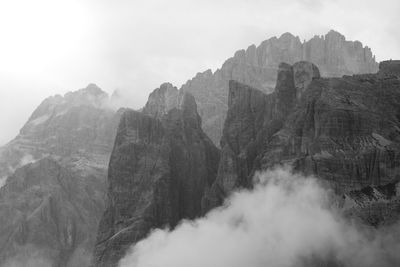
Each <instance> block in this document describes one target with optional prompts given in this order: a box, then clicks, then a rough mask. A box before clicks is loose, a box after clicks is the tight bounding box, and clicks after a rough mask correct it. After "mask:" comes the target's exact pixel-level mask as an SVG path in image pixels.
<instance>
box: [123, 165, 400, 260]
mask: <svg viewBox="0 0 400 267" xmlns="http://www.w3.org/2000/svg"><path fill="white" fill-rule="evenodd" d="M256 179H257V181H258V182H257V186H255V188H254V189H253V190H251V191H241V192H237V193H235V194H233V195H232V197H231V198H230V199H229V200H227V202H226V204H225V205H224V206H223V207H221V208H217V209H215V210H213V211H211V212H210V213H208V214H207V215H206V216H205V218H201V219H198V220H195V221H183V222H182V223H181V224H180V225H179V226H178V227H176V228H175V229H174V230H168V229H164V230H154V231H153V232H152V233H150V235H149V236H148V237H147V238H146V239H145V240H142V241H141V242H139V243H137V244H136V245H135V246H134V247H133V248H132V249H131V252H130V253H129V254H128V255H127V256H126V257H125V258H124V259H122V260H121V262H120V267H205V266H207V267H243V266H246V267H265V266H269V267H274V266H279V267H292V266H296V267H297V266H315V265H321V264H325V265H323V266H328V265H327V264H329V263H332V262H335V263H339V265H338V266H357V267H358V266H360V267H361V266H362V267H368V266H371V267H372V266H380V267H384V266H399V264H400V255H399V254H398V251H400V250H399V249H400V242H399V241H400V236H399V227H398V226H397V225H396V226H393V227H391V228H385V229H374V228H369V227H366V226H363V227H361V226H360V225H357V224H356V223H355V222H352V221H349V220H347V219H346V218H344V217H343V216H342V215H341V214H340V211H339V210H338V209H337V205H335V204H334V203H335V202H334V201H332V200H334V199H335V197H334V195H333V194H332V192H330V191H329V190H328V189H325V188H324V186H322V185H321V184H319V182H318V181H317V180H316V179H314V178H312V177H302V176H300V175H295V174H293V173H291V172H290V171H288V170H283V169H278V170H274V171H269V172H265V173H260V174H258V175H256ZM329 266H331V265H329Z"/></svg>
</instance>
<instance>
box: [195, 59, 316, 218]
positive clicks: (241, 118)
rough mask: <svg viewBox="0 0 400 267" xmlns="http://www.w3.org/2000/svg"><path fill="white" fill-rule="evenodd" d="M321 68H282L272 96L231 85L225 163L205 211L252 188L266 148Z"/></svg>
mask: <svg viewBox="0 0 400 267" xmlns="http://www.w3.org/2000/svg"><path fill="white" fill-rule="evenodd" d="M318 77H319V72H318V68H317V67H316V66H315V65H314V64H312V63H309V62H299V63H296V64H294V66H291V65H289V64H286V63H282V64H280V65H279V71H278V78H277V83H276V88H275V92H274V93H271V94H269V95H266V94H264V93H263V92H261V91H259V90H257V89H254V88H252V87H250V86H247V85H244V84H242V83H239V82H236V81H230V82H229V101H228V105H229V109H228V115H227V118H226V121H225V126H224V131H223V136H222V140H221V146H222V149H221V160H220V164H219V168H218V175H217V179H216V181H215V183H214V184H213V186H212V190H211V191H210V192H209V193H208V194H207V195H205V197H204V200H203V201H204V206H203V210H204V211H207V210H209V209H211V208H213V207H215V206H218V205H220V204H221V203H222V202H223V200H224V199H225V197H226V196H227V195H228V194H229V193H230V192H232V190H234V189H235V188H237V187H250V186H251V184H252V180H251V179H252V177H253V175H254V171H255V170H258V169H260V168H261V158H262V153H263V151H264V149H265V144H266V143H267V142H268V141H269V140H270V139H271V137H272V136H273V135H274V134H275V133H276V132H277V131H278V130H280V129H281V128H282V127H283V125H284V122H285V119H286V117H287V116H288V114H289V113H291V112H293V110H294V108H295V107H296V105H297V97H298V96H299V95H301V94H302V93H303V92H304V90H306V89H307V88H308V85H309V84H310V83H311V81H312V80H313V79H315V78H318Z"/></svg>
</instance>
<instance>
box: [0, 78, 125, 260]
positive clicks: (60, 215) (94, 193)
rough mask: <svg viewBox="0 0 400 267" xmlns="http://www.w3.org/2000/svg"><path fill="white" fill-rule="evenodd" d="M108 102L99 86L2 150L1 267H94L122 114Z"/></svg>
mask: <svg viewBox="0 0 400 267" xmlns="http://www.w3.org/2000/svg"><path fill="white" fill-rule="evenodd" d="M107 101H108V96H107V94H106V93H105V92H103V91H102V90H101V89H100V88H98V87H97V86H95V85H93V84H91V85H89V86H88V87H87V88H84V89H81V90H78V91H75V92H71V93H67V94H66V95H65V96H55V97H50V98H48V99H46V100H44V101H43V102H42V104H41V105H40V106H39V107H38V108H37V109H36V110H35V111H34V112H33V114H32V115H31V117H30V118H29V120H28V122H27V123H26V124H25V125H24V127H23V128H22V129H21V131H20V134H19V135H18V136H17V137H16V138H15V139H14V140H12V141H11V142H10V143H8V144H7V145H6V146H4V147H3V148H1V149H0V177H7V176H8V178H7V181H6V182H5V185H4V187H3V188H1V189H0V218H1V220H2V222H1V223H0V240H1V242H0V243H1V244H0V265H1V264H4V263H5V262H7V261H10V260H13V261H15V262H16V263H15V264H17V265H16V266H24V265H23V264H24V262H25V261H26V260H28V259H29V257H31V256H32V258H30V260H32V259H35V255H36V254H39V255H41V256H40V257H39V258H41V257H42V258H43V260H44V262H45V263H43V266H47V265H49V266H58V267H64V266H71V267H72V266H88V264H89V261H90V256H91V252H92V250H93V245H94V243H95V238H96V232H97V226H98V223H99V221H100V218H101V215H102V214H103V211H104V209H105V195H106V189H107V186H106V178H107V168H108V161H109V157H110V155H111V151H112V146H113V142H114V138H115V135H116V128H117V125H118V123H119V119H120V116H121V113H122V110H121V111H119V112H115V111H113V110H111V109H109V108H108V107H107ZM35 253H36V254H35ZM27 257H28V258H27ZM10 264H11V263H10ZM39 265H40V264H39Z"/></svg>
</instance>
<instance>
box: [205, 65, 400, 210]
mask: <svg viewBox="0 0 400 267" xmlns="http://www.w3.org/2000/svg"><path fill="white" fill-rule="evenodd" d="M309 64H310V63H306V62H303V63H296V64H294V66H290V65H288V64H281V65H280V68H279V73H278V81H277V85H276V89H275V92H274V93H272V94H269V95H264V94H263V93H261V92H260V91H258V90H256V89H253V88H250V87H249V86H246V85H243V84H240V83H237V82H231V83H230V90H229V110H228V116H227V120H226V123H225V126H224V134H223V138H222V142H221V145H222V155H221V161H220V166H219V170H218V175H217V178H216V181H215V183H214V184H213V186H212V188H213V190H212V192H211V193H210V194H209V195H208V196H206V197H205V199H206V200H207V201H206V202H207V203H208V205H205V210H208V209H210V208H212V207H214V206H216V205H218V204H220V203H221V201H222V200H223V198H224V197H225V196H226V195H227V194H229V193H230V192H231V191H232V190H233V189H234V188H236V187H240V186H244V187H251V177H252V175H253V173H254V171H255V170H258V169H267V168H269V167H271V166H274V165H276V164H291V165H292V166H293V167H294V168H295V170H297V171H300V172H303V173H305V174H313V175H316V176H318V177H320V178H323V179H325V180H327V181H329V182H330V183H332V184H333V185H334V186H335V187H336V189H337V190H338V192H342V193H346V192H349V191H351V190H359V189H361V188H363V187H365V186H370V185H372V186H374V185H376V186H378V185H385V184H388V183H392V182H396V181H398V180H400V176H399V166H400V165H399V164H400V146H399V142H400V131H399V129H400V125H399V124H400V119H399V111H400V105H399V103H400V102H399V101H400V79H399V78H398V77H396V76H393V75H391V74H385V73H384V72H383V71H380V73H379V74H368V75H354V76H345V77H343V78H319V75H318V71H317V70H316V67H315V66H312V67H310V65H309ZM299 70H301V71H299ZM296 73H302V74H301V75H297V74H296ZM298 84H303V85H305V86H298ZM296 85H297V86H296ZM299 94H300V98H298V95H299ZM252 96H256V97H252ZM252 99H253V100H252ZM272 107H273V108H272ZM255 123H256V125H257V127H254V125H255Z"/></svg>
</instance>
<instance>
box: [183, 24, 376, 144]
mask: <svg viewBox="0 0 400 267" xmlns="http://www.w3.org/2000/svg"><path fill="white" fill-rule="evenodd" d="M302 60H305V61H309V62H312V63H314V64H315V65H317V66H318V67H319V70H320V72H321V75H322V76H325V77H341V76H342V75H352V74H360V73H375V72H376V71H377V70H378V64H377V63H376V61H375V58H374V56H373V55H372V52H371V50H370V49H369V48H368V47H363V45H362V44H361V43H360V42H358V41H355V42H352V41H347V40H346V39H345V37H344V36H343V35H341V34H340V33H338V32H335V31H330V32H329V33H327V34H326V35H325V36H315V37H314V38H312V39H311V40H309V41H306V42H301V41H300V39H299V38H298V37H295V36H293V35H291V34H290V33H285V34H283V35H282V36H281V37H279V38H276V37H273V38H270V39H268V40H266V41H264V42H262V43H261V44H260V45H259V46H258V47H256V46H255V45H252V46H249V47H248V48H247V49H246V50H240V51H237V52H236V53H235V55H234V56H233V57H232V58H230V59H228V60H227V61H226V62H225V63H224V64H223V65H222V67H221V68H220V69H218V70H217V71H216V72H214V73H212V72H211V70H207V71H205V72H203V73H198V74H197V75H196V77H194V78H193V79H191V80H189V81H188V82H187V83H186V84H184V85H183V86H182V89H183V90H184V91H187V92H190V93H191V94H192V95H194V97H195V99H196V102H197V104H198V108H199V114H200V116H201V117H202V119H203V129H204V131H205V132H206V133H207V135H208V136H210V138H211V139H212V140H213V142H214V143H215V144H219V141H220V138H221V135H222V129H223V125H224V121H225V117H226V113H227V110H228V83H229V80H236V81H238V82H241V83H243V84H247V85H249V86H251V87H254V88H257V89H259V90H261V91H263V92H265V93H269V92H272V91H273V89H274V87H275V84H276V71H277V69H278V66H279V64H280V63H281V62H286V63H288V64H294V63H295V62H298V61H302Z"/></svg>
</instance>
